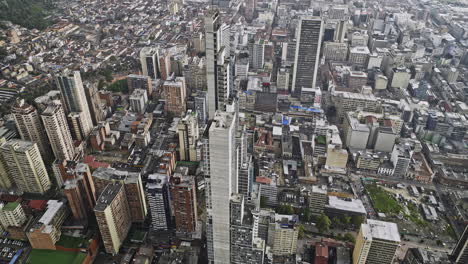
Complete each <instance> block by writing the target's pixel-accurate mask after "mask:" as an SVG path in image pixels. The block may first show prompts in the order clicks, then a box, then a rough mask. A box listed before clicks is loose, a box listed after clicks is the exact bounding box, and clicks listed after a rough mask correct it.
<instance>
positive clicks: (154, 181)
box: [146, 174, 179, 230]
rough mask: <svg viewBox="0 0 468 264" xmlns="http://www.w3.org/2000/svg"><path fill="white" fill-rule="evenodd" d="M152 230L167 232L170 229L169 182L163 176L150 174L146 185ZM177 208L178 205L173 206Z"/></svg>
mask: <svg viewBox="0 0 468 264" xmlns="http://www.w3.org/2000/svg"><path fill="white" fill-rule="evenodd" d="M146 193H147V198H148V206H149V208H150V213H151V224H152V227H151V228H152V230H169V229H170V228H171V227H172V213H171V206H170V200H169V199H170V194H169V182H168V180H167V175H165V174H150V175H149V176H148V183H147V184H146ZM174 205H175V206H177V207H178V206H179V205H178V204H177V205H176V204H174Z"/></svg>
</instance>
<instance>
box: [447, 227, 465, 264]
mask: <svg viewBox="0 0 468 264" xmlns="http://www.w3.org/2000/svg"><path fill="white" fill-rule="evenodd" d="M451 256H452V260H453V261H454V262H455V263H456V264H462V263H467V262H468V226H466V227H465V231H463V234H462V235H461V237H460V238H459V239H458V242H457V244H456V246H455V247H454V248H453V251H452V254H451Z"/></svg>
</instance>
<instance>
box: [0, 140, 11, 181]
mask: <svg viewBox="0 0 468 264" xmlns="http://www.w3.org/2000/svg"><path fill="white" fill-rule="evenodd" d="M5 142H6V139H5V138H0V147H1V146H2V145H3V144H4V143H5ZM12 186H13V179H12V176H11V175H10V174H9V173H8V167H7V165H6V163H5V160H4V159H3V156H2V154H0V188H1V189H2V190H9V189H10V188H11V187H12Z"/></svg>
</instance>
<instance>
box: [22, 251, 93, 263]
mask: <svg viewBox="0 0 468 264" xmlns="http://www.w3.org/2000/svg"><path fill="white" fill-rule="evenodd" d="M85 258H86V254H85V253H81V252H80V253H73V252H65V251H60V250H45V249H33V250H31V253H30V254H29V257H28V260H27V261H26V264H63V263H67V264H81V263H83V260H84V259H85Z"/></svg>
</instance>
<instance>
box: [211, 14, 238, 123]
mask: <svg viewBox="0 0 468 264" xmlns="http://www.w3.org/2000/svg"><path fill="white" fill-rule="evenodd" d="M220 19H221V18H220V15H219V13H218V12H217V11H211V12H210V13H209V14H208V16H207V17H205V36H206V81H207V86H208V94H207V103H208V117H209V118H210V119H211V118H213V116H214V114H215V112H216V110H225V104H226V102H227V100H228V98H229V93H230V87H231V81H232V80H231V79H230V77H231V70H230V64H229V57H230V52H231V51H230V27H229V26H228V25H226V24H221V22H220Z"/></svg>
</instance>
